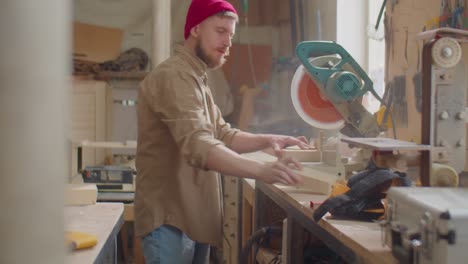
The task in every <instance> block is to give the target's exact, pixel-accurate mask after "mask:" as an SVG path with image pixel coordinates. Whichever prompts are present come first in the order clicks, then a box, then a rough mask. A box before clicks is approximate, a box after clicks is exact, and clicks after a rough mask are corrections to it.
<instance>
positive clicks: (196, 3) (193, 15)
mask: <svg viewBox="0 0 468 264" xmlns="http://www.w3.org/2000/svg"><path fill="white" fill-rule="evenodd" d="M223 11H230V12H233V13H235V14H237V11H236V9H235V8H234V7H233V6H232V5H231V4H230V3H229V2H226V1H224V0H192V3H191V4H190V7H189V9H188V12H187V18H186V19H185V30H184V37H185V39H187V38H188V36H189V35H190V30H191V29H192V28H193V27H194V26H196V25H198V24H200V23H201V22H202V21H203V20H205V19H206V18H208V17H210V16H212V15H214V14H217V13H219V12H223Z"/></svg>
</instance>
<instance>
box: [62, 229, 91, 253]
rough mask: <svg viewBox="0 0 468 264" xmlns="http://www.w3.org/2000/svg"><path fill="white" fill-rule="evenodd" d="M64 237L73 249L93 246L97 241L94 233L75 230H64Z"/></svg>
mask: <svg viewBox="0 0 468 264" xmlns="http://www.w3.org/2000/svg"><path fill="white" fill-rule="evenodd" d="M65 238H66V241H67V245H71V248H72V249H73V250H77V249H83V248H90V247H94V246H95V245H96V244H97V242H98V240H97V236H95V235H92V234H87V233H82V232H75V231H68V232H66V233H65Z"/></svg>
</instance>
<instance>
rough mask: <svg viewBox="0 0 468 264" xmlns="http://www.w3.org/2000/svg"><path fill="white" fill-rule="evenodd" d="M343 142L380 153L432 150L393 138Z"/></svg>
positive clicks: (428, 147)
mask: <svg viewBox="0 0 468 264" xmlns="http://www.w3.org/2000/svg"><path fill="white" fill-rule="evenodd" d="M341 141H343V142H346V143H349V144H352V145H354V146H356V147H362V148H371V149H375V150H380V151H394V150H430V148H431V146H430V145H419V144H416V143H414V142H408V141H402V140H396V139H392V138H342V139H341Z"/></svg>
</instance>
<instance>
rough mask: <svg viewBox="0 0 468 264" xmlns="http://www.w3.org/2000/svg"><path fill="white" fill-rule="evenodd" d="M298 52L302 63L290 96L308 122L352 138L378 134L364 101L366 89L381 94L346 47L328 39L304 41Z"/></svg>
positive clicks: (372, 117)
mask: <svg viewBox="0 0 468 264" xmlns="http://www.w3.org/2000/svg"><path fill="white" fill-rule="evenodd" d="M296 54H297V56H298V57H299V60H300V61H301V63H302V65H301V66H300V67H299V68H298V70H297V71H296V73H295V74H294V78H293V81H292V84H291V97H292V100H293V105H294V108H295V109H296V111H297V112H298V113H299V115H300V116H301V118H302V119H303V120H304V121H305V122H307V123H309V124H311V125H312V126H314V127H317V128H321V129H340V128H341V129H342V133H343V134H346V135H348V136H351V137H375V136H377V135H378V134H379V132H380V128H379V126H378V124H377V121H376V119H375V118H374V116H373V115H372V114H371V113H369V112H368V111H367V110H366V109H365V108H364V106H363V105H362V103H361V100H362V96H363V95H364V94H365V93H367V92H370V93H372V94H373V95H374V96H375V97H376V98H378V99H380V97H379V96H378V95H377V93H376V92H375V90H374V89H373V83H372V81H371V80H370V78H369V76H367V74H366V73H365V71H364V70H363V69H362V68H361V67H360V66H359V64H358V63H357V62H356V61H355V60H354V59H353V58H352V57H351V55H350V54H349V53H348V52H347V51H346V50H345V49H344V48H343V47H341V46H340V45H338V44H337V43H335V42H329V41H305V42H301V43H299V44H298V45H297V47H296ZM314 55H315V57H314ZM317 55H319V56H317ZM380 100H381V99H380Z"/></svg>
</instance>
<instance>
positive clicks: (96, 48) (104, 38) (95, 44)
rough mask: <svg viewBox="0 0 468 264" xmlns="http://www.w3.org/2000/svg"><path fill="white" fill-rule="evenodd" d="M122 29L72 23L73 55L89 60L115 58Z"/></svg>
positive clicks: (102, 60)
mask: <svg viewBox="0 0 468 264" xmlns="http://www.w3.org/2000/svg"><path fill="white" fill-rule="evenodd" d="M122 39H123V30H121V29H118V28H108V27H101V26H97V25H90V24H84V23H79V22H74V23H73V57H74V58H75V59H79V60H83V61H91V62H104V61H107V60H114V59H116V58H117V57H118V56H119V54H120V50H121V46H122Z"/></svg>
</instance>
